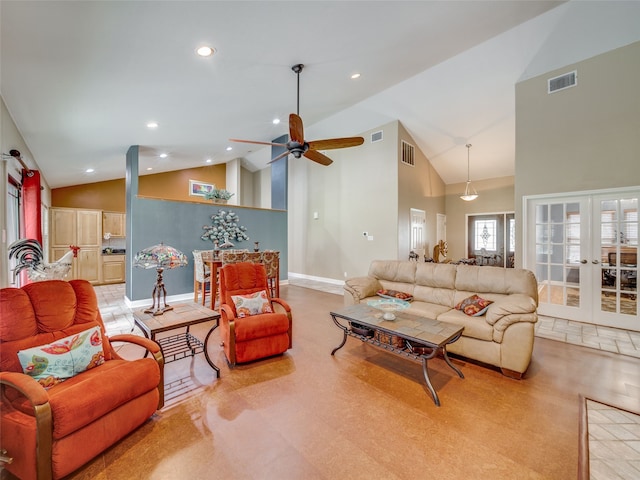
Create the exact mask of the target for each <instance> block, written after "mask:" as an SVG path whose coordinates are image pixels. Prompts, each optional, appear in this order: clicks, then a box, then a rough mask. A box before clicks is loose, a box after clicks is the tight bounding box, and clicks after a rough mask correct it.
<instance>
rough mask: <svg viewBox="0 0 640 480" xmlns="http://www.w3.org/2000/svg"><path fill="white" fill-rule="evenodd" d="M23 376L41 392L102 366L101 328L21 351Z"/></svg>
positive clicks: (94, 328)
mask: <svg viewBox="0 0 640 480" xmlns="http://www.w3.org/2000/svg"><path fill="white" fill-rule="evenodd" d="M18 359H19V360H20V365H22V370H23V372H24V373H25V374H27V375H29V376H30V377H33V378H34V379H36V380H37V381H38V383H40V385H42V386H43V387H44V388H51V387H53V386H54V385H56V384H57V383H60V382H63V381H65V380H66V379H68V378H71V377H73V376H74V375H77V374H78V373H81V372H84V371H85V370H89V369H90V368H93V367H97V366H98V365H102V364H103V363H104V350H103V347H102V335H101V334H100V327H93V328H90V329H89V330H85V331H84V332H80V333H77V334H75V335H70V336H68V337H65V338H61V339H60V340H56V341H55V342H53V343H50V344H47V345H40V346H38V347H33V348H29V349H26V350H20V351H19V352H18Z"/></svg>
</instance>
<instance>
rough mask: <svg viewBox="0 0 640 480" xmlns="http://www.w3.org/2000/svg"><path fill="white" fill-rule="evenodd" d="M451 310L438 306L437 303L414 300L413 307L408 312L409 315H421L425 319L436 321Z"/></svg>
mask: <svg viewBox="0 0 640 480" xmlns="http://www.w3.org/2000/svg"><path fill="white" fill-rule="evenodd" d="M449 310H451V309H450V308H449V307H447V306H444V305H438V304H437V303H429V302H419V301H417V300H414V301H413V302H411V306H410V307H409V308H408V309H407V310H406V312H407V313H411V314H413V315H419V316H421V317H425V318H431V319H433V320H436V319H437V318H438V317H439V316H440V315H442V314H443V313H445V312H448V311H449Z"/></svg>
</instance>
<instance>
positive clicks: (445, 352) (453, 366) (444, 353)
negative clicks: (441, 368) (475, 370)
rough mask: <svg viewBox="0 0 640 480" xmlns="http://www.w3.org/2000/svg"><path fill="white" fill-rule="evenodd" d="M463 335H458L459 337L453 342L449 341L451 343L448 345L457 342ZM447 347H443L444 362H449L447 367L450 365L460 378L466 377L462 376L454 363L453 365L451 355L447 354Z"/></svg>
mask: <svg viewBox="0 0 640 480" xmlns="http://www.w3.org/2000/svg"><path fill="white" fill-rule="evenodd" d="M461 335H462V333H460V335H458V336H457V337H454V338H452V339H451V340H449V342H447V345H448V344H449V343H453V342H455V341H456V340H458V339H459V338H460V336H461ZM447 345H443V346H442V356H443V357H444V361H445V362H447V365H449V366H450V367H451V368H452V369H453V371H454V372H456V373H457V374H458V376H459V377H460V378H464V375H463V374H462V372H461V371H460V369H459V368H458V367H456V366H455V365H454V364H453V363H451V359H449V354H448V353H447Z"/></svg>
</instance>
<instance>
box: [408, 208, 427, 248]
mask: <svg viewBox="0 0 640 480" xmlns="http://www.w3.org/2000/svg"><path fill="white" fill-rule="evenodd" d="M426 230H427V214H426V212H425V211H424V210H419V209H417V208H412V209H411V245H410V246H409V251H411V252H415V253H416V254H418V257H419V260H422V259H423V258H424V254H425V238H426V235H427V231H426Z"/></svg>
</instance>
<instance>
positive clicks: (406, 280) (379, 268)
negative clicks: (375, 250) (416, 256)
mask: <svg viewBox="0 0 640 480" xmlns="http://www.w3.org/2000/svg"><path fill="white" fill-rule="evenodd" d="M416 265H417V262H403V261H400V260H374V261H372V262H371V265H370V267H369V276H370V277H374V278H377V279H378V280H387V281H389V282H391V283H392V284H393V283H400V284H407V285H413V284H414V283H415V277H416ZM384 288H389V289H391V288H392V289H394V290H400V291H403V292H406V293H411V292H410V291H407V290H403V289H402V288H395V287H391V286H389V287H387V286H384Z"/></svg>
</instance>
